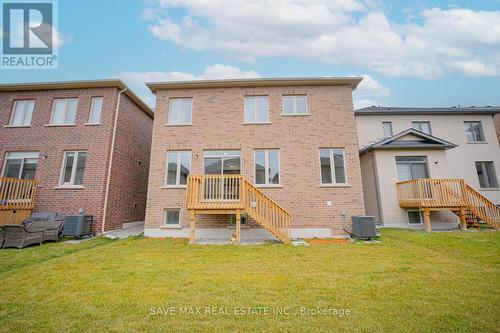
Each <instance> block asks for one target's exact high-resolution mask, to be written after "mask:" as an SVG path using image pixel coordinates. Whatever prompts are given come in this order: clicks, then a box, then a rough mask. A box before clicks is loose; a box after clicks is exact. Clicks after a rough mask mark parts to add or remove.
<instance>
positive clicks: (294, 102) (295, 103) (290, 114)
mask: <svg viewBox="0 0 500 333" xmlns="http://www.w3.org/2000/svg"><path fill="white" fill-rule="evenodd" d="M288 97H291V98H292V111H293V112H292V113H285V98H288ZM297 97H304V98H305V101H306V112H305V113H297ZM281 108H282V112H281V115H282V116H307V115H309V114H310V113H309V106H308V101H307V95H305V94H304V95H300V94H299V95H282V96H281Z"/></svg>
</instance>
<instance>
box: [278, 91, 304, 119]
mask: <svg viewBox="0 0 500 333" xmlns="http://www.w3.org/2000/svg"><path fill="white" fill-rule="evenodd" d="M283 114H285V115H301V114H308V111H307V96H305V95H294V96H283Z"/></svg>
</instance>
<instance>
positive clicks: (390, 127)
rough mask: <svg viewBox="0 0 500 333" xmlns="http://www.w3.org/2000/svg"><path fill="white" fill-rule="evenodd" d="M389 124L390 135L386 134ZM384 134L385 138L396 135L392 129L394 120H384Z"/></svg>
mask: <svg viewBox="0 0 500 333" xmlns="http://www.w3.org/2000/svg"><path fill="white" fill-rule="evenodd" d="M386 124H388V125H389V129H390V132H391V134H390V135H386V134H385V125H386ZM382 135H383V136H384V138H390V137H391V136H393V135H394V131H393V129H392V121H383V122H382Z"/></svg>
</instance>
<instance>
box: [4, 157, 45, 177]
mask: <svg viewBox="0 0 500 333" xmlns="http://www.w3.org/2000/svg"><path fill="white" fill-rule="evenodd" d="M37 163H38V152H10V153H7V154H6V155H5V162H4V166H3V172H2V175H3V177H7V178H18V179H35V172H36V166H37Z"/></svg>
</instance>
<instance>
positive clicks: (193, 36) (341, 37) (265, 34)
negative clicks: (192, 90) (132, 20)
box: [143, 0, 500, 79]
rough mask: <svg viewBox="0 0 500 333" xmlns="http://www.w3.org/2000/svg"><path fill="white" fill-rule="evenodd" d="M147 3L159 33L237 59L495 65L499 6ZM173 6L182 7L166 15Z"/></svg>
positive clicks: (483, 70) (215, 0) (414, 71)
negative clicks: (392, 11)
mask: <svg viewBox="0 0 500 333" xmlns="http://www.w3.org/2000/svg"><path fill="white" fill-rule="evenodd" d="M152 3H154V5H153V6H150V7H148V8H147V9H146V10H145V13H146V14H144V13H143V17H145V18H147V19H149V20H150V21H151V24H150V26H149V30H150V32H151V33H152V34H153V35H154V36H156V37H157V38H158V39H161V40H166V41H170V42H173V43H176V44H178V45H181V46H183V47H186V48H190V49H195V50H222V51H225V52H228V53H230V54H232V55H233V56H234V57H235V58H237V59H243V60H245V59H247V60H249V61H252V60H254V59H255V58H256V57H274V56H293V57H301V58H308V59H313V60H320V61H325V62H328V63H333V64H339V65H354V66H361V67H365V68H369V69H371V70H374V71H377V72H379V73H382V74H386V75H396V76H417V77H422V78H429V79H431V78H437V77H441V76H443V75H447V74H450V73H453V74H459V75H467V76H481V75H498V74H499V72H500V11H473V10H469V9H460V8H454V9H447V10H444V9H440V8H432V9H426V10H423V11H421V12H420V13H417V14H414V13H412V15H413V16H412V17H413V20H412V21H411V22H410V23H406V24H397V23H395V22H391V21H390V20H389V19H388V18H387V16H386V15H385V14H384V13H383V11H382V10H383V7H382V6H383V5H382V4H380V3H379V1H373V0H371V1H370V0H281V1H273V2H270V1H267V0H255V1H252V2H249V1H245V0H211V1H209V0H153V2H152ZM155 6H156V7H155ZM172 8H181V9H183V10H185V11H186V13H187V14H186V15H185V16H183V17H181V18H178V19H176V18H173V17H171V16H169V9H172Z"/></svg>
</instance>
